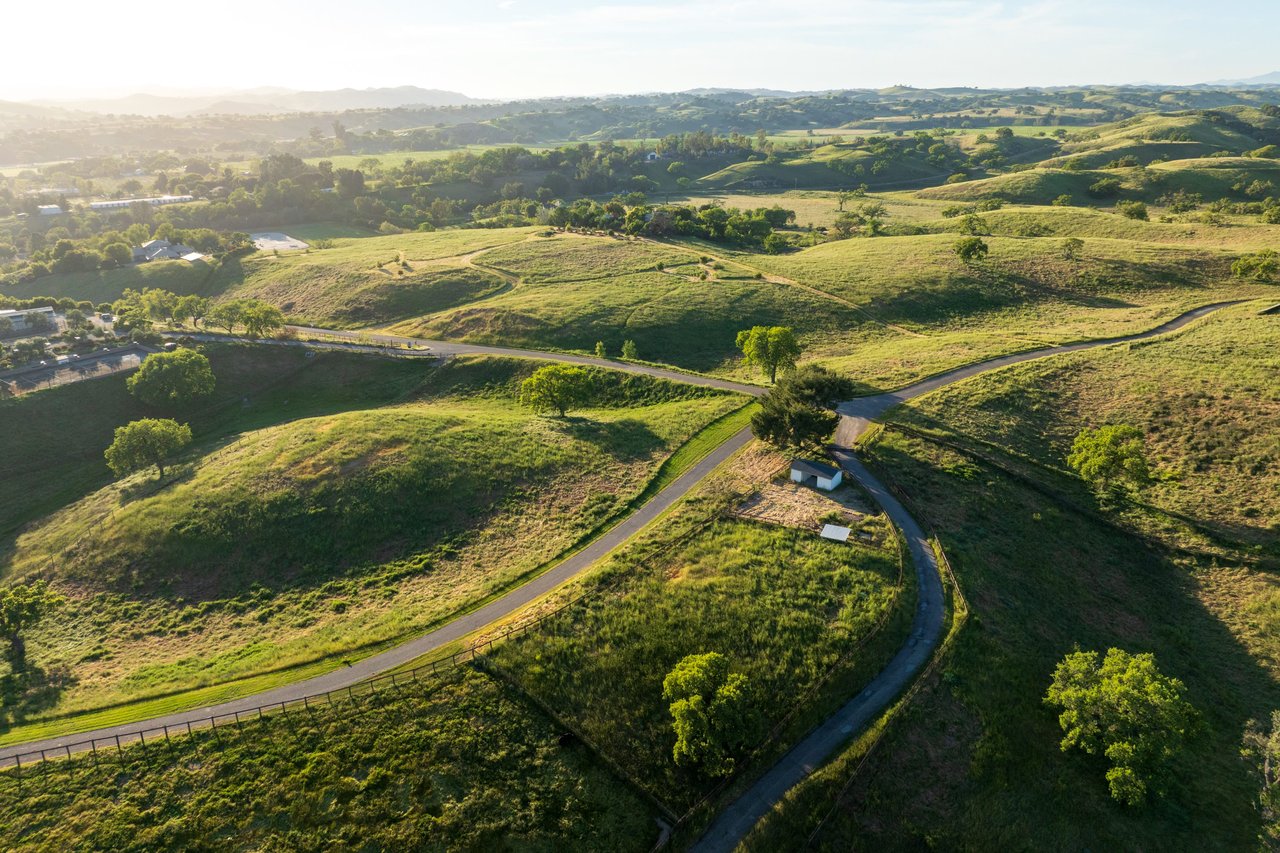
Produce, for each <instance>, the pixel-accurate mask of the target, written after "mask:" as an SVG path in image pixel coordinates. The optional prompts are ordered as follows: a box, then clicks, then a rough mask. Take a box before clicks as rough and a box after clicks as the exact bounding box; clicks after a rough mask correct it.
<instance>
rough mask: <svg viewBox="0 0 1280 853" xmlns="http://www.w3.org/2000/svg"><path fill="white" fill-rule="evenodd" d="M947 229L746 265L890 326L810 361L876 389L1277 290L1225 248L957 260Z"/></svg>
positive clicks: (1036, 249) (817, 352)
mask: <svg viewBox="0 0 1280 853" xmlns="http://www.w3.org/2000/svg"><path fill="white" fill-rule="evenodd" d="M955 239H956V238H955V236H954V235H951V234H930V235H921V236H914V237H894V238H885V239H873V240H867V239H858V240H845V241H840V242H835V243H827V244H823V245H820V246H817V247H815V248H812V249H807V250H805V251H802V252H799V253H796V254H793V255H787V256H779V257H768V256H758V257H753V258H752V259H751V260H752V263H754V264H755V265H757V266H759V267H761V268H763V269H765V270H767V271H769V272H771V273H775V274H778V275H782V276H785V277H788V278H791V279H794V280H797V281H802V282H805V283H807V284H809V285H811V286H813V287H816V288H820V289H822V290H824V291H827V292H829V293H831V294H833V295H834V296H837V297H840V298H843V299H846V300H849V301H850V302H853V303H855V304H858V305H861V306H865V309H866V311H868V312H869V313H870V314H871V315H874V316H875V317H877V318H878V319H880V320H882V321H884V322H886V323H892V324H895V325H897V326H901V327H904V328H906V329H908V330H909V331H912V332H914V333H915V334H914V335H911V334H903V333H900V332H894V331H892V330H889V329H885V330H882V332H881V333H880V334H878V335H876V336H874V337H868V338H867V339H865V340H864V341H862V343H861V345H860V346H859V347H858V348H857V349H855V350H852V351H851V350H849V349H842V348H841V347H840V346H838V345H834V344H830V343H827V342H824V341H817V342H816V343H814V344H813V345H812V346H811V347H810V348H809V350H808V351H807V353H806V356H807V357H808V358H812V359H815V360H819V361H822V362H824V363H826V364H828V365H830V366H832V367H834V368H836V369H843V370H847V371H848V372H850V373H852V374H854V375H855V376H857V377H858V378H859V379H862V380H864V381H866V382H868V383H869V384H872V385H876V386H878V387H882V388H891V387H897V386H900V385H903V384H906V383H908V382H910V381H912V380H914V379H917V378H919V377H920V376H922V375H928V374H933V373H937V372H940V371H942V370H945V369H947V368H949V367H955V366H958V365H961V364H966V363H970V362H974V361H980V360H983V359H986V358H991V357H993V356H996V355H1000V354H1003V353H1008V352H1014V351H1018V350H1025V349H1033V348H1037V347H1042V346H1047V345H1051V344H1055V343H1062V342H1066V341H1074V340H1082V339H1088V338H1098V337H1110V336H1114V335H1122V334H1127V333H1133V332H1138V331H1142V330H1144V329H1147V328H1150V327H1152V326H1156V325H1158V324H1159V323H1161V322H1163V321H1165V320H1168V319H1171V318H1172V317H1174V316H1176V315H1177V314H1179V313H1181V312H1183V311H1185V310H1187V309H1189V308H1192V307H1194V306H1197V305H1202V304H1205V303H1208V302H1213V301H1219V300H1228V299H1233V298H1235V299H1238V298H1242V297H1248V296H1253V295H1261V294H1264V293H1268V292H1275V289H1274V287H1270V286H1268V285H1259V284H1255V283H1245V282H1242V281H1240V280H1238V279H1232V278H1231V275H1230V269H1229V268H1230V262H1231V259H1232V258H1233V257H1234V256H1235V255H1234V253H1231V252H1227V251H1223V250H1218V249H1201V248H1198V247H1186V246H1170V245H1166V244H1157V243H1146V242H1137V241H1129V240H1114V239H1089V240H1086V245H1085V249H1084V250H1083V251H1082V252H1081V253H1080V256H1079V257H1078V259H1074V260H1069V259H1067V258H1065V257H1063V255H1062V248H1061V243H1062V241H1061V239H1060V238H1056V237H1055V238H1048V237H1040V238H1001V237H987V238H985V239H986V242H987V243H988V245H989V246H990V247H991V254H990V256H989V257H988V259H987V260H985V261H983V262H981V263H976V264H966V263H964V262H962V261H961V260H960V259H959V258H957V257H956V256H955V254H954V253H953V252H952V251H951V245H952V244H953V243H954V242H955Z"/></svg>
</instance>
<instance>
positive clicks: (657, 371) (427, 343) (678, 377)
mask: <svg viewBox="0 0 1280 853" xmlns="http://www.w3.org/2000/svg"><path fill="white" fill-rule="evenodd" d="M286 328H287V329H289V330H290V331H291V332H294V333H295V334H299V335H322V336H325V337H330V338H344V339H346V340H350V341H352V342H358V341H371V342H374V343H380V344H389V345H392V346H409V347H425V348H426V350H427V352H428V353H430V354H432V355H442V356H452V355H500V356H507V357H515V358H536V359H541V360H542V361H559V362H564V363H565V364H582V365H589V366H592V367H608V368H610V369H613V370H625V371H626V372H628V373H638V374H640V375H642V376H653V377H656V378H658V379H670V380H671V381H673V382H684V383H686V384H689V385H700V386H702V387H704V388H719V389H720V390H722V391H736V392H738V393H739V394H752V395H755V396H759V395H761V394H764V393H765V392H766V391H768V390H769V389H768V388H764V387H762V386H760V385H747V384H745V383H742V382H733V381H731V380H728V379H716V378H714V377H711V376H703V375H702V374H700V373H685V372H683V371H680V370H672V369H670V368H666V367H652V366H650V365H647V364H635V363H634V362H630V361H612V360H610V359H607V358H595V357H594V356H589V355H574V354H573V353H567V352H543V351H542V350H532V349H519V348H513V347H494V346H485V345H484V344H463V343H458V342H456V341H433V340H428V339H426V338H406V337H403V336H402V335H386V334H373V333H368V332H347V331H334V330H333V329H319V328H316V327H314V326H287V327H286ZM300 343H305V342H300Z"/></svg>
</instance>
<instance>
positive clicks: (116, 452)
mask: <svg viewBox="0 0 1280 853" xmlns="http://www.w3.org/2000/svg"><path fill="white" fill-rule="evenodd" d="M190 443H191V427H189V426H187V425H186V424H180V423H178V422H177V421H175V420H171V419H169V418H142V419H141V420H137V421H132V422H131V423H127V424H125V425H124V426H122V427H116V432H115V440H114V441H112V442H111V446H110V447H108V448H107V449H106V452H105V453H104V454H103V455H104V456H106V459H107V466H108V467H110V468H111V470H112V471H113V472H114V473H115V475H116V476H117V477H123V476H124V475H125V474H128V473H130V472H132V471H138V470H141V469H143V468H146V467H148V466H150V465H154V466H156V469H157V471H158V472H159V476H161V477H163V476H164V463H165V461H166V460H168V459H169V458H171V457H172V456H173V454H175V453H177V452H178V451H179V450H181V449H182V448H184V447H186V446H187V445H188V444H190Z"/></svg>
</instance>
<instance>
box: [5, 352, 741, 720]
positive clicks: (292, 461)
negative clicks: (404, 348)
mask: <svg viewBox="0 0 1280 853" xmlns="http://www.w3.org/2000/svg"><path fill="white" fill-rule="evenodd" d="M536 366H537V365H536V363H535V362H523V361H503V360H486V359H479V360H462V361H458V362H454V363H450V364H449V365H447V366H444V367H440V368H435V369H430V368H425V367H420V368H419V369H420V371H421V373H420V378H419V384H418V385H417V387H416V388H414V389H413V391H412V393H411V394H410V395H409V396H408V399H403V398H402V401H401V402H398V403H396V404H394V405H389V406H381V407H379V408H360V409H355V410H351V411H345V412H338V413H334V414H327V415H323V416H320V417H310V418H302V419H299V420H292V421H289V422H287V423H282V424H279V425H277V426H273V427H267V428H265V429H253V430H248V431H246V432H243V433H241V434H240V435H239V436H238V437H237V438H236V439H235V440H234V441H230V442H228V441H225V440H223V441H217V440H215V441H202V442H200V443H199V444H197V445H196V446H195V447H193V449H192V451H191V452H190V453H189V454H188V455H187V456H186V458H185V459H184V460H183V461H182V462H181V463H180V464H179V465H177V466H175V469H174V471H173V474H172V476H171V477H170V478H169V479H168V480H167V481H165V482H164V483H162V484H161V483H156V482H155V481H154V476H155V475H154V472H148V473H145V474H139V475H136V476H133V477H130V478H126V479H124V480H121V481H119V482H117V483H112V484H110V485H108V486H106V487H104V488H102V489H99V490H98V491H95V492H92V493H90V494H88V495H86V496H85V497H83V498H82V499H80V500H78V501H76V502H74V503H71V504H69V505H68V506H66V507H65V508H63V509H61V510H59V511H57V512H55V513H53V514H52V515H50V516H48V517H47V518H45V519H43V520H41V521H40V522H38V523H35V524H32V525H29V526H28V527H27V528H26V529H25V530H23V531H22V532H20V533H19V534H18V535H17V536H16V537H15V538H14V539H13V540H12V546H11V547H10V548H9V549H7V551H6V552H5V553H3V555H0V560H2V562H0V573H2V574H3V575H5V576H6V577H8V578H18V577H23V576H25V575H28V574H31V573H39V574H41V575H44V576H48V577H51V578H52V579H53V580H54V581H55V583H57V584H58V585H59V586H60V587H61V588H63V589H64V591H65V592H66V593H67V595H68V596H69V599H70V602H69V604H68V606H67V607H65V608H64V609H63V610H61V611H59V613H58V615H57V616H56V617H55V618H53V619H51V620H49V621H47V622H46V623H42V625H41V628H40V630H39V631H37V632H36V633H34V634H33V635H32V637H31V640H30V643H29V650H30V655H31V658H32V660H33V661H34V662H35V663H36V664H37V665H38V666H39V667H40V668H41V669H43V670H44V671H46V672H55V671H57V672H66V673H68V674H70V675H71V676H72V678H71V679H70V680H69V682H68V683H65V684H64V686H63V689H62V690H61V691H60V692H58V693H57V695H56V701H54V702H51V703H48V706H47V707H41V708H39V709H28V710H29V713H27V712H24V710H23V709H22V708H21V707H18V708H16V709H13V710H11V711H10V713H11V714H12V715H15V716H18V715H21V716H23V717H24V718H26V719H30V718H31V717H34V716H41V715H44V716H48V715H49V714H50V713H55V714H57V713H65V712H68V711H71V710H78V709H83V708H87V707H98V706H102V705H104V704H107V703H110V702H118V701H122V700H136V699H139V698H142V697H146V696H156V695H160V694H164V693H170V692H173V691H177V690H185V689H190V688H195V687H205V686H209V685H220V684H228V683H229V682H232V681H234V680H236V679H243V678H245V677H247V676H256V675H260V674H261V673H263V672H264V671H281V670H283V669H286V668H288V667H291V666H299V665H302V664H306V663H311V662H316V661H319V660H322V659H327V660H330V661H332V662H334V663H336V662H337V661H336V658H334V656H335V655H339V654H349V653H360V651H361V650H366V651H368V650H371V649H372V648H374V647H376V646H377V645H378V644H382V643H386V642H390V641H392V640H395V639H397V638H403V637H404V636H406V635H408V634H412V633H416V632H420V631H421V630H423V629H424V628H426V627H428V626H429V625H431V624H433V623H435V622H437V621H439V620H442V619H444V618H446V617H447V616H448V615H450V614H451V613H453V612H455V611H456V610H457V609H458V608H460V607H464V606H466V605H467V604H469V603H471V602H474V601H477V600H479V599H482V598H484V597H485V596H487V595H489V594H491V593H492V592H493V591H495V590H497V589H500V588H502V587H504V586H507V585H509V584H510V583H512V582H514V581H515V580H516V579H518V578H520V577H521V576H523V575H526V574H528V573H529V572H532V571H534V570H536V569H537V568H538V567H539V566H541V565H542V564H544V563H545V562H546V561H548V560H550V559H551V558H553V557H555V556H556V555H557V554H558V553H560V552H561V551H563V550H564V549H565V548H567V547H569V546H570V545H572V544H573V543H574V542H575V541H576V540H577V539H579V538H580V537H581V536H583V535H584V534H585V533H588V532H589V531H591V530H592V529H593V528H594V527H595V526H596V525H598V524H600V523H601V522H602V521H604V520H605V519H606V518H607V517H609V516H610V514H611V513H613V512H614V511H616V510H617V509H618V508H619V507H621V506H622V505H624V504H625V503H626V502H627V501H628V500H630V499H631V498H632V497H633V496H634V495H636V494H638V493H639V492H640V491H641V490H643V489H644V487H645V484H646V483H647V481H648V480H649V478H650V477H651V476H652V475H653V472H654V470H655V469H656V467H657V465H658V464H659V463H660V462H661V460H662V459H663V458H665V457H666V456H667V455H668V454H669V453H670V452H671V451H672V450H673V449H674V448H676V447H677V446H679V445H680V444H681V443H682V442H683V441H684V440H685V439H687V438H688V437H689V436H690V435H692V434H693V433H694V432H696V431H697V430H698V429H699V428H700V427H701V426H702V425H704V424H705V423H707V422H709V421H710V420H712V419H713V418H715V417H716V416H718V415H720V414H723V413H724V412H726V411H728V410H729V409H731V408H734V407H736V406H737V405H739V402H738V401H737V398H735V397H733V396H732V395H726V394H723V393H719V392H712V391H708V390H706V389H695V388H692V387H690V386H683V385H674V384H671V383H664V382H658V381H654V380H649V379H647V378H640V377H620V378H619V380H618V381H617V382H615V383H613V384H612V386H611V387H612V392H611V394H610V395H609V397H608V398H607V399H605V400H604V401H602V403H601V407H600V408H597V409H593V410H590V411H586V412H583V413H581V414H580V416H578V417H575V418H572V419H569V420H565V421H560V420H556V419H546V418H541V417H536V416H534V415H532V414H530V413H529V412H528V411H527V410H525V409H522V408H520V407H519V406H517V405H516V404H515V391H516V386H517V385H518V383H519V381H520V380H521V378H522V377H524V376H526V375H528V373H530V372H531V371H532V370H533V369H535V368H536ZM34 398H38V395H33V399H34ZM28 428H30V427H28ZM108 441H109V433H108V432H107V430H106V428H105V427H104V432H103V438H102V440H101V443H102V445H103V446H105V444H106V443H108ZM535 507H536V512H535V511H534V508H535ZM513 531H518V534H513ZM243 686H244V685H242V688H243Z"/></svg>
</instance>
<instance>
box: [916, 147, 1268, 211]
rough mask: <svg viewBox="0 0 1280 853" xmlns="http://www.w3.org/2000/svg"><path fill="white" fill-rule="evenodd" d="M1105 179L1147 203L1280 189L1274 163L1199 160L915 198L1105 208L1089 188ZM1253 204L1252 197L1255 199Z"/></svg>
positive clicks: (1034, 172) (1052, 173)
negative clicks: (1260, 187)
mask: <svg viewBox="0 0 1280 853" xmlns="http://www.w3.org/2000/svg"><path fill="white" fill-rule="evenodd" d="M1105 178H1115V179H1116V180H1118V181H1119V182H1120V187H1121V189H1120V194H1119V195H1120V197H1121V198H1126V199H1138V200H1142V201H1146V202H1149V203H1152V202H1156V201H1157V200H1158V199H1159V198H1160V197H1161V196H1164V195H1165V194H1167V193H1173V192H1177V191H1179V190H1181V191H1183V192H1187V193H1199V194H1200V195H1201V196H1202V197H1203V199H1204V201H1206V202H1209V201H1216V200H1217V199H1220V198H1225V199H1229V200H1232V201H1247V200H1249V196H1247V195H1246V194H1245V193H1244V192H1242V190H1241V189H1240V188H1239V187H1243V186H1247V185H1248V184H1251V183H1252V182H1253V181H1262V182H1267V181H1270V182H1271V183H1272V184H1273V185H1276V186H1280V160H1263V159H1251V158H1244V157H1224V158H1216V157H1212V158H1202V159H1192V160H1176V161H1171V162H1167V163H1153V164H1152V165H1151V166H1150V167H1149V168H1145V169H1144V168H1141V167H1129V168H1118V169H1096V170H1092V171H1070V170H1065V169H1060V168H1035V169H1029V170H1026V171H1022V172H1011V173H1009V174H1005V175H997V176H995V177H992V178H983V179H981V180H977V181H966V182H964V183H958V184H946V185H944V186H938V187H930V188H928V189H924V190H920V192H919V193H917V195H918V196H919V197H921V198H927V199H938V200H950V201H978V200H981V199H986V198H996V199H1002V200H1004V201H1008V202H1013V203H1015V204H1050V203H1051V202H1053V201H1054V200H1055V199H1057V198H1058V197H1059V196H1061V195H1066V196H1068V197H1070V199H1071V201H1072V203H1073V204H1076V205H1102V204H1110V203H1111V199H1109V198H1094V197H1093V196H1092V195H1091V194H1090V192H1089V188H1090V187H1091V186H1092V185H1093V184H1095V183H1096V182H1098V181H1100V180H1103V179H1105ZM1255 200H1256V199H1255Z"/></svg>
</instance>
